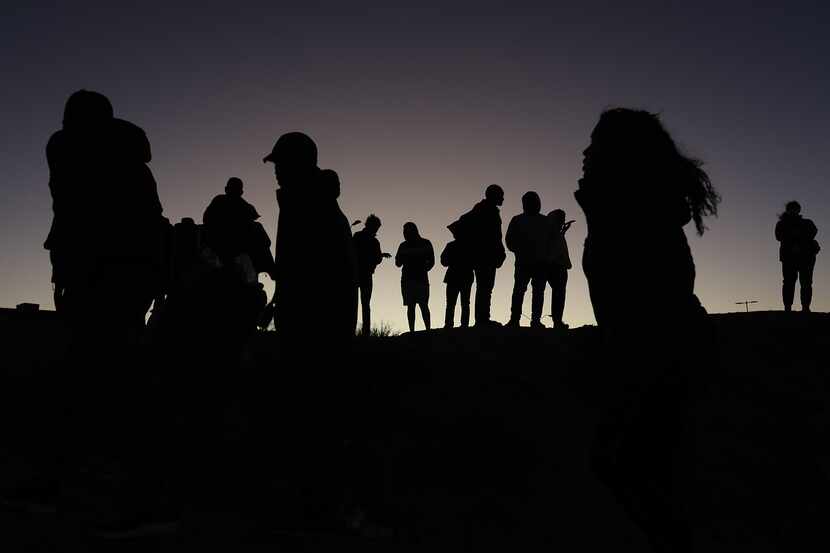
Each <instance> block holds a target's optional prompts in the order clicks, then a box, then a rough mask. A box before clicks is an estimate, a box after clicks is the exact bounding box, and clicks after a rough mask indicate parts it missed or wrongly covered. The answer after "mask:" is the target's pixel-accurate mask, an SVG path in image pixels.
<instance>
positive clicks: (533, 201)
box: [522, 190, 542, 215]
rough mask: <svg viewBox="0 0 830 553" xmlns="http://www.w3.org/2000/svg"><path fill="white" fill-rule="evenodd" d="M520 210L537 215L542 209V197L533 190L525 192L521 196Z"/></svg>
mask: <svg viewBox="0 0 830 553" xmlns="http://www.w3.org/2000/svg"><path fill="white" fill-rule="evenodd" d="M522 210H523V211H524V212H525V214H527V215H538V214H539V213H540V212H541V211H542V199H541V198H539V194H537V193H536V192H534V191H532V190H531V191H530V192H525V193H524V195H523V196H522Z"/></svg>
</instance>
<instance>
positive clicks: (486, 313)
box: [475, 267, 496, 324]
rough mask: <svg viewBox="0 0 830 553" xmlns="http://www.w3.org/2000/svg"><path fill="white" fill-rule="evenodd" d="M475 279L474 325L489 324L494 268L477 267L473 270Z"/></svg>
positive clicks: (494, 277) (494, 279)
mask: <svg viewBox="0 0 830 553" xmlns="http://www.w3.org/2000/svg"><path fill="white" fill-rule="evenodd" d="M475 278H476V313H475V317H476V324H487V323H488V322H490V300H491V298H492V295H493V285H494V284H495V282H496V268H495V267H478V268H476V269H475Z"/></svg>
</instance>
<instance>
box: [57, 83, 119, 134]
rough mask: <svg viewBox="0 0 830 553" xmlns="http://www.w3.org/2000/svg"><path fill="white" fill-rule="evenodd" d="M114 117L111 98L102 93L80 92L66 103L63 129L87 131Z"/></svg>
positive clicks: (74, 94) (75, 93)
mask: <svg viewBox="0 0 830 553" xmlns="http://www.w3.org/2000/svg"><path fill="white" fill-rule="evenodd" d="M113 117H114V114H113V109H112V104H111V103H110V101H109V98H107V97H106V96H104V95H103V94H101V93H100V92H93V91H92V90H79V91H77V92H74V93H73V94H72V95H71V96H70V97H69V99H68V100H67V101H66V106H65V107H64V109H63V128H64V129H69V130H87V129H94V128H97V127H100V126H101V125H103V124H105V123H107V122H109V121H111V120H112V118H113Z"/></svg>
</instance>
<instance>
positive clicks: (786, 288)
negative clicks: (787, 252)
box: [781, 261, 798, 311]
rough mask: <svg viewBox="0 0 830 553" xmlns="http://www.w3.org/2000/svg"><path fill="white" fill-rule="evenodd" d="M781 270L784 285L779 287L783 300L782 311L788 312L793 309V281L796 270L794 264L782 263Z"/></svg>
mask: <svg viewBox="0 0 830 553" xmlns="http://www.w3.org/2000/svg"><path fill="white" fill-rule="evenodd" d="M781 270H782V272H783V273H784V283H783V285H782V287H781V296H782V298H783V300H784V311H790V310H792V307H793V296H794V295H795V280H796V278H798V269H797V267H796V265H795V264H794V263H792V262H790V261H784V262H782V263H781Z"/></svg>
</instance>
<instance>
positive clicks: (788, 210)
mask: <svg viewBox="0 0 830 553" xmlns="http://www.w3.org/2000/svg"><path fill="white" fill-rule="evenodd" d="M782 215H788V216H790V217H798V216H799V215H801V204H800V203H798V202H797V201H795V200H793V201H791V202H787V205H786V206H784V213H782Z"/></svg>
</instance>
